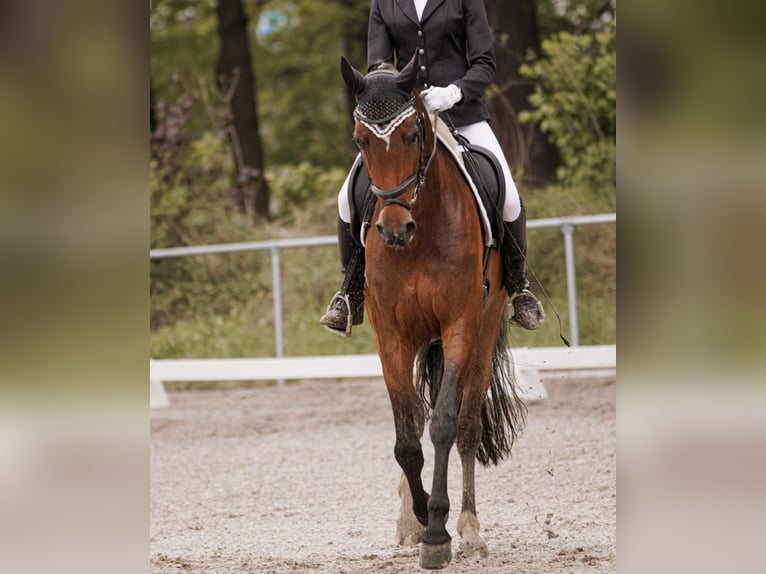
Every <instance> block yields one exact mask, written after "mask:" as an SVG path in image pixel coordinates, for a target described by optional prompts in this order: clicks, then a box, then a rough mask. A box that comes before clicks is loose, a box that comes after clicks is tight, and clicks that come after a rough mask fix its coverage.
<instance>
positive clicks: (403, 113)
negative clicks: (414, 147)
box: [354, 96, 438, 211]
mask: <svg viewBox="0 0 766 574" xmlns="http://www.w3.org/2000/svg"><path fill="white" fill-rule="evenodd" d="M410 108H415V97H414V96H413V97H412V98H411V99H410V100H409V101H408V102H407V103H405V104H404V105H403V106H402V107H401V108H400V109H399V110H398V111H397V112H395V113H394V114H391V115H390V116H387V117H385V118H383V119H380V120H371V119H369V118H366V117H365V116H363V115H362V114H361V113H360V112H359V110H358V109H357V110H354V118H355V119H356V120H358V121H359V122H361V123H362V124H365V125H366V127H367V128H368V129H370V131H372V132H373V133H376V132H378V131H380V130H379V129H378V126H382V125H386V124H391V125H393V126H394V127H393V129H391V128H390V127H389V130H390V131H389V130H386V131H388V133H392V132H393V131H394V129H395V128H396V127H398V125H399V124H400V123H401V122H402V121H404V119H406V118H407V117H409V116H410V115H412V112H411V111H410ZM414 115H415V125H416V126H417V127H418V142H419V146H418V147H419V152H418V167H417V169H416V170H415V173H413V174H412V175H410V176H409V177H408V178H406V179H405V180H404V181H403V182H402V183H400V184H399V185H397V186H395V187H392V188H390V189H383V188H380V187H378V186H377V185H375V184H374V183H372V179H371V180H370V189H371V190H372V193H374V194H375V196H376V197H378V198H379V199H382V200H384V202H383V207H387V206H389V205H399V206H401V207H403V208H405V209H406V210H408V211H412V206H413V204H414V203H415V201H416V200H417V198H418V194H420V190H421V189H422V188H423V185H424V184H425V182H426V175H427V174H428V168H429V167H430V166H431V162H432V161H433V159H434V156H435V155H436V146H437V141H436V122H437V121H438V116H434V121H433V122H432V127H433V132H432V135H433V148H432V149H431V154H430V155H429V156H428V158H427V159H426V157H425V155H426V152H425V147H426V144H425V140H426V138H425V136H426V123H425V119H424V118H423V115H422V114H421V113H419V112H418V111H417V108H415V111H414ZM368 175H369V173H368ZM413 183H414V184H415V191H414V192H413V193H412V199H411V200H410V201H402V200H401V199H399V196H401V195H402V194H403V193H404V192H405V191H406V190H407V189H408V188H409V187H410V186H411V185H412V184H413Z"/></svg>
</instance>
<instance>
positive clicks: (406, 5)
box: [396, 0, 444, 26]
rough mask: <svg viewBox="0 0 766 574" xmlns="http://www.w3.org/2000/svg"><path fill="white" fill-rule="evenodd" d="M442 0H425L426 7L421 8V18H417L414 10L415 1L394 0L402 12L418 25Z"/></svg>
mask: <svg viewBox="0 0 766 574" xmlns="http://www.w3.org/2000/svg"><path fill="white" fill-rule="evenodd" d="M443 2H444V0H428V1H427V2H426V7H425V8H423V18H421V19H420V20H418V14H417V12H416V11H415V2H413V1H412V0H396V3H397V4H398V5H399V8H401V10H402V12H404V15H405V16H407V18H409V19H410V20H412V22H413V23H414V24H416V25H418V26H420V25H421V24H422V23H423V22H425V21H426V20H427V19H428V17H429V16H430V15H431V14H433V13H434V10H436V9H437V8H438V7H439V6H440V5H441V4H442V3H443Z"/></svg>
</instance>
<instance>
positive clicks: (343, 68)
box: [340, 56, 364, 94]
mask: <svg viewBox="0 0 766 574" xmlns="http://www.w3.org/2000/svg"><path fill="white" fill-rule="evenodd" d="M340 73H341V74H342V75H343V81H344V82H346V85H347V86H348V87H349V88H351V91H352V92H354V93H355V94H360V93H361V92H362V90H364V76H363V75H362V73H361V72H360V71H359V70H357V69H356V68H354V66H352V65H351V63H350V62H349V61H348V60H347V59H346V57H345V56H341V57H340Z"/></svg>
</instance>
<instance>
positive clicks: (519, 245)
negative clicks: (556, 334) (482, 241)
mask: <svg viewBox="0 0 766 574" xmlns="http://www.w3.org/2000/svg"><path fill="white" fill-rule="evenodd" d="M503 225H505V234H504V235H503V245H502V252H503V280H504V282H505V290H506V291H507V292H508V295H509V296H510V298H511V305H513V316H512V317H511V319H510V322H511V324H512V325H516V326H518V327H523V328H524V329H527V330H529V331H533V330H534V329H537V328H538V327H539V326H540V325H542V323H543V321H544V320H545V312H544V311H543V306H542V304H541V303H540V301H539V300H538V299H537V297H535V296H534V295H533V294H532V292H531V291H530V290H529V281H528V280H527V275H526V272H525V270H524V266H525V264H526V259H525V256H526V254H527V215H526V212H525V211H524V204H523V203H522V204H521V215H519V217H518V219H516V221H512V222H507V221H506V222H504V223H503Z"/></svg>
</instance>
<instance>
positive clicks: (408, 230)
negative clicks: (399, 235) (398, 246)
mask: <svg viewBox="0 0 766 574" xmlns="http://www.w3.org/2000/svg"><path fill="white" fill-rule="evenodd" d="M416 227H417V225H415V222H414V221H408V222H407V225H405V226H404V234H405V236H407V237H411V236H412V234H413V233H415V228H416Z"/></svg>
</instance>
